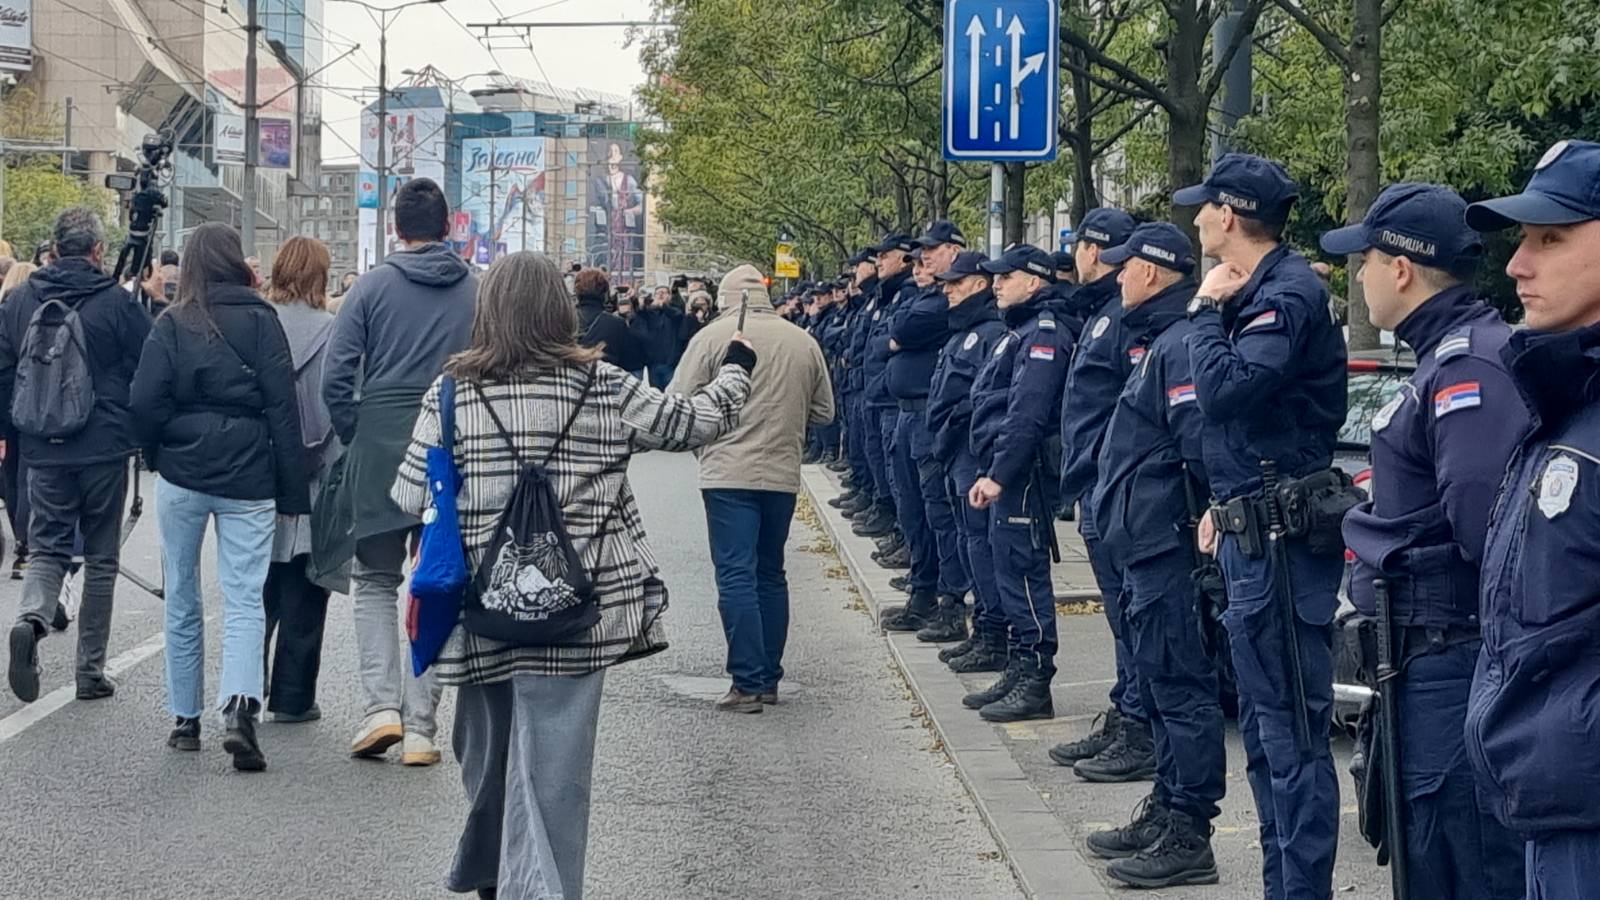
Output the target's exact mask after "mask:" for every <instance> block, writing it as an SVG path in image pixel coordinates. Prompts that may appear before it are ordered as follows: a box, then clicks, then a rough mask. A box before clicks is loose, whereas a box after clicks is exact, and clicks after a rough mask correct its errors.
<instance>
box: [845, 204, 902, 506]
mask: <svg viewBox="0 0 1600 900" xmlns="http://www.w3.org/2000/svg"><path fill="white" fill-rule="evenodd" d="M877 249H878V279H879V281H878V297H877V302H876V305H875V306H874V308H873V310H872V315H871V316H870V317H869V319H868V321H867V323H866V335H865V338H864V340H863V341H862V348H861V357H862V364H863V377H864V379H865V386H864V388H863V392H864V394H865V397H864V399H863V402H864V404H865V408H866V419H867V422H866V426H865V428H864V430H865V432H866V435H867V461H868V464H869V465H871V466H872V474H873V480H874V482H875V483H876V489H877V499H878V501H879V505H878V508H877V510H876V511H875V512H874V513H873V514H872V516H870V517H869V518H867V519H866V520H864V521H860V522H857V523H856V526H855V528H854V529H853V530H854V531H855V533H856V534H858V535H862V536H863V537H880V536H883V535H887V534H889V533H890V532H891V531H898V530H901V529H899V527H898V516H897V514H898V513H899V511H900V501H901V498H900V489H901V488H900V485H898V484H896V483H895V479H894V468H893V458H892V455H891V454H892V453H893V451H894V429H895V426H896V425H897V424H898V423H899V419H900V407H899V405H898V404H896V403H895V400H894V398H893V397H891V396H890V395H889V387H888V384H887V383H886V382H885V372H886V370H887V369H888V364H889V354H890V352H891V351H890V350H889V324H890V322H892V321H893V320H894V311H895V309H896V304H897V303H899V302H900V293H901V290H902V289H903V288H905V287H907V286H909V285H910V284H911V257H910V253H911V251H912V250H915V249H916V244H915V242H913V241H912V239H911V238H910V237H909V236H907V235H904V234H891V235H888V236H887V237H885V238H884V239H883V243H881V244H879V245H878V248H877ZM901 533H902V534H903V533H904V532H903V531H902V532H901Z"/></svg>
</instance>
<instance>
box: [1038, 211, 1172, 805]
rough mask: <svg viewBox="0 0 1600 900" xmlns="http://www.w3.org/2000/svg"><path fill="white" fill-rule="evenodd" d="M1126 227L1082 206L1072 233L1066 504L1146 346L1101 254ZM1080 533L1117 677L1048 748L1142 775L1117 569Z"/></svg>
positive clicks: (1105, 775)
mask: <svg viewBox="0 0 1600 900" xmlns="http://www.w3.org/2000/svg"><path fill="white" fill-rule="evenodd" d="M1133 227H1134V222H1133V217H1132V216H1130V215H1128V214H1127V213H1125V212H1123V211H1122V210H1120V209H1112V208H1110V207H1102V208H1099V209H1094V210H1090V211H1089V213H1088V214H1087V215H1085V216H1084V217H1083V221H1082V223H1080V225H1079V227H1078V230H1077V232H1076V234H1077V238H1078V240H1077V243H1076V244H1074V246H1073V252H1074V253H1075V254H1076V256H1077V264H1076V268H1077V270H1078V273H1079V275H1080V276H1081V277H1082V279H1083V283H1082V284H1081V285H1079V286H1078V288H1077V290H1076V292H1075V293H1074V294H1073V295H1072V297H1071V298H1070V299H1069V300H1068V301H1067V308H1068V310H1067V312H1066V313H1065V314H1064V318H1067V319H1069V321H1071V322H1072V323H1075V324H1076V325H1077V327H1078V328H1079V329H1080V331H1079V332H1077V333H1078V349H1077V351H1076V353H1075V355H1074V356H1073V360H1072V368H1071V370H1070V371H1069V372H1068V374H1067V382H1066V384H1065V385H1064V386H1063V389H1062V395H1061V399H1060V403H1061V448H1062V450H1061V457H1062V462H1061V496H1062V501H1063V503H1064V504H1071V503H1073V502H1076V501H1077V500H1079V499H1080V498H1081V499H1085V500H1087V498H1088V497H1089V494H1090V492H1091V491H1093V489H1094V483H1095V477H1096V471H1097V465H1098V463H1097V460H1098V459H1099V456H1100V446H1101V442H1102V438H1103V437H1104V435H1105V429H1106V423H1107V422H1109V421H1110V420H1111V411H1112V410H1113V409H1115V408H1116V405H1117V397H1118V395H1119V394H1121V393H1122V386H1123V385H1124V384H1126V383H1127V381H1128V375H1129V374H1130V373H1131V372H1132V371H1133V368H1134V365H1135V364H1136V363H1137V362H1138V354H1140V353H1143V352H1144V349H1143V348H1142V347H1136V346H1135V344H1134V342H1133V341H1132V340H1131V337H1132V336H1131V335H1129V334H1128V333H1127V332H1126V331H1125V330H1124V328H1123V327H1122V315H1123V310H1122V290H1121V288H1120V287H1119V286H1118V284H1117V278H1118V277H1119V275H1120V273H1121V270H1120V267H1119V266H1116V265H1112V264H1111V263H1110V262H1107V261H1106V259H1105V256H1104V254H1105V252H1106V251H1107V250H1109V249H1111V248H1113V247H1119V246H1121V245H1123V244H1124V243H1126V242H1127V240H1128V236H1129V235H1130V234H1132V233H1133ZM1078 532H1079V533H1080V534H1082V535H1083V543H1084V549H1085V550H1087V551H1088V554H1089V563H1090V566H1091V567H1092V568H1093V570H1094V578H1095V583H1096V585H1097V586H1098V587H1099V589H1100V598H1101V603H1102V605H1103V607H1104V608H1105V614H1106V620H1107V621H1108V622H1109V623H1110V625H1111V635H1112V640H1113V646H1114V648H1115V659H1116V681H1115V682H1114V683H1113V684H1112V687H1111V707H1110V708H1109V709H1108V710H1107V711H1106V713H1105V714H1104V716H1103V717H1102V718H1101V719H1100V727H1098V728H1096V729H1095V730H1094V731H1092V732H1090V733H1089V735H1088V736H1087V737H1085V738H1082V739H1080V740H1077V741H1068V742H1066V743H1063V744H1058V745H1056V746H1055V747H1052V748H1051V749H1050V758H1051V759H1052V760H1054V761H1055V762H1056V763H1057V764H1059V765H1063V766H1072V767H1073V771H1074V772H1076V773H1077V774H1078V775H1079V776H1080V777H1082V778H1087V779H1092V780H1094V781H1101V782H1122V781H1136V780H1139V779H1142V778H1149V777H1150V776H1152V775H1154V774H1155V770H1156V752H1155V741H1154V739H1153V738H1152V737H1151V735H1150V724H1149V721H1148V720H1147V717H1146V716H1145V713H1144V710H1143V705H1142V701H1141V698H1140V693H1139V683H1138V677H1137V675H1136V673H1135V671H1134V667H1133V656H1132V648H1131V647H1130V646H1129V644H1128V641H1127V637H1126V635H1125V634H1124V633H1123V623H1122V611H1121V607H1122V599H1121V598H1122V593H1123V591H1122V575H1121V573H1120V572H1119V571H1118V570H1117V567H1116V566H1115V565H1114V564H1113V563H1112V562H1111V559H1110V555H1109V554H1107V553H1106V552H1105V551H1104V550H1102V549H1101V546H1100V533H1099V531H1098V530H1097V529H1096V528H1095V523H1094V522H1093V521H1092V518H1091V517H1090V516H1084V517H1083V518H1082V519H1081V520H1080V522H1079V524H1078ZM1080 763H1081V765H1080Z"/></svg>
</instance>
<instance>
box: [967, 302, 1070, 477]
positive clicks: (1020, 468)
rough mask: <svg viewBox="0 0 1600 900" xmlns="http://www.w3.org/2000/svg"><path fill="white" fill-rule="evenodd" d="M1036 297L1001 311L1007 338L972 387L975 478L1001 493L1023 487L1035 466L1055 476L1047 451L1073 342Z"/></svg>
mask: <svg viewBox="0 0 1600 900" xmlns="http://www.w3.org/2000/svg"><path fill="white" fill-rule="evenodd" d="M1042 293H1043V292H1042V291H1041V292H1040V294H1042ZM1040 294H1035V295H1034V296H1033V297H1032V298H1031V299H1030V300H1029V301H1028V302H1027V303H1024V304H1021V305H1019V306H1013V307H1011V308H1010V309H1007V310H1002V311H1001V317H1002V320H1003V321H1004V322H1005V325H1006V332H1005V334H1002V335H1001V336H1000V339H999V340H998V341H996V342H995V347H994V349H993V350H992V351H990V353H989V359H988V360H987V361H986V362H985V363H984V365H983V368H982V369H980V370H979V372H978V376H977V378H976V380H974V381H973V384H972V435H971V440H972V454H973V456H974V457H975V458H976V459H977V462H978V474H979V475H980V476H988V477H989V478H992V479H994V480H995V481H998V482H999V483H1000V485H1001V486H1002V487H1011V486H1016V485H1020V484H1024V483H1026V482H1027V481H1028V478H1029V476H1030V475H1031V474H1032V472H1033V470H1034V466H1035V464H1036V463H1043V464H1044V466H1045V467H1046V469H1045V471H1047V472H1053V469H1051V468H1050V466H1052V465H1053V461H1052V460H1050V459H1049V457H1050V456H1052V455H1054V454H1053V453H1052V451H1051V449H1050V447H1049V446H1048V445H1049V444H1050V443H1051V441H1050V438H1052V437H1053V436H1055V434H1056V429H1057V428H1058V427H1059V422H1058V419H1059V418H1060V415H1061V405H1060V403H1058V402H1057V398H1059V397H1060V396H1061V384H1062V382H1064V381H1065V380H1066V378H1067V361H1068V359H1069V358H1070V357H1071V356H1072V344H1073V340H1072V336H1071V335H1070V334H1068V333H1067V332H1066V330H1065V329H1063V328H1062V327H1061V323H1060V322H1059V321H1058V320H1057V319H1056V311H1055V309H1054V306H1053V304H1052V303H1051V302H1050V301H1048V300H1046V299H1045V298H1044V297H1042V296H1040Z"/></svg>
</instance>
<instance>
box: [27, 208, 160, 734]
mask: <svg viewBox="0 0 1600 900" xmlns="http://www.w3.org/2000/svg"><path fill="white" fill-rule="evenodd" d="M53 236H54V240H53V244H52V245H53V251H52V252H53V253H54V254H55V256H56V258H55V260H54V261H53V262H51V263H50V264H49V265H48V266H47V267H45V268H44V269H42V270H41V271H38V272H35V273H34V274H33V275H32V276H31V277H30V278H29V279H28V281H27V282H26V283H25V284H23V285H21V286H20V287H17V288H15V289H13V290H12V291H11V292H10V293H8V294H7V295H6V297H5V302H4V303H3V304H0V431H5V432H8V433H9V432H17V433H18V438H17V443H18V448H17V449H19V450H20V451H21V454H22V458H21V463H22V464H23V465H25V466H27V467H29V469H30V471H29V473H28V480H27V485H28V502H29V505H30V507H31V512H30V515H29V518H28V548H29V552H30V553H31V556H30V559H29V564H28V568H27V573H26V575H25V577H24V579H23V583H22V602H21V604H20V608H19V610H18V614H17V622H16V624H15V625H13V626H12V628H11V632H10V635H9V643H10V651H11V656H10V661H9V664H8V667H7V672H6V674H7V680H8V681H9V683H10V686H11V691H12V693H14V694H15V695H16V696H17V699H19V700H21V701H23V702H24V703H31V702H33V701H34V700H36V699H38V697H39V678H40V671H39V654H38V643H39V639H40V638H42V637H43V636H44V634H45V631H46V628H47V626H48V624H49V622H50V621H51V620H52V619H54V618H56V617H57V615H58V614H59V609H60V598H61V583H62V580H63V578H64V577H65V576H66V572H67V566H68V565H69V564H71V562H72V557H73V543H74V541H75V539H76V538H77V536H78V535H79V534H80V532H81V535H82V538H83V585H82V598H83V599H82V605H81V606H80V608H79V612H78V658H77V696H78V698H79V699H80V700H96V699H101V698H105V697H110V696H111V695H112V694H114V693H116V685H115V684H114V683H113V682H112V680H111V679H110V678H109V677H107V676H106V674H105V664H106V641H107V640H108V639H109V637H110V635H111V605H112V595H113V593H114V591H115V588H116V581H117V560H118V556H119V553H120V551H121V546H120V538H121V534H122V505H123V499H124V497H125V496H126V493H127V488H128V459H129V457H131V456H132V455H133V452H134V440H133V434H132V431H131V427H130V422H129V410H128V386H129V384H130V383H131V382H132V380H133V372H134V369H135V368H136V367H137V366H138V363H139V352H140V349H141V348H142V347H143V346H144V339H145V335H147V334H149V332H150V315H149V314H148V313H147V312H145V311H144V309H143V308H142V307H140V306H139V305H138V304H136V303H132V302H130V301H129V299H128V295H127V293H126V292H125V291H123V290H122V289H121V288H119V287H118V286H117V283H116V282H115V281H113V280H111V278H109V277H107V276H106V274H105V273H104V272H102V271H101V265H102V263H103V262H104V258H105V226H104V225H103V224H102V223H101V221H100V215H99V214H98V213H96V212H95V211H94V210H92V209H89V208H87V207H81V206H78V207H71V208H69V209H67V210H64V211H63V212H62V213H61V214H60V215H59V216H57V217H56V221H55V227H54V229H53ZM56 301H59V302H56ZM79 334H81V337H82V340H81V343H80V342H79V341H78V340H76V339H74V340H71V341H66V340H64V339H65V338H66V337H68V336H72V337H74V338H75V337H76V336H77V335H79ZM56 340H62V341H63V343H64V344H65V345H66V346H67V347H68V348H69V349H68V350H67V351H66V352H64V353H62V354H59V355H55V354H43V353H40V354H36V355H31V354H29V353H27V351H28V350H29V348H30V347H31V346H32V345H34V344H35V343H37V342H54V341H56Z"/></svg>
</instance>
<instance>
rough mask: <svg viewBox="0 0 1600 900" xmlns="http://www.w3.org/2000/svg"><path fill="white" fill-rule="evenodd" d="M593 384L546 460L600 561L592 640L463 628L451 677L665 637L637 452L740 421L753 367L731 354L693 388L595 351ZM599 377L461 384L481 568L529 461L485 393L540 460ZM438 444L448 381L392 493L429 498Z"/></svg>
mask: <svg viewBox="0 0 1600 900" xmlns="http://www.w3.org/2000/svg"><path fill="white" fill-rule="evenodd" d="M594 371H595V375H594V379H595V382H594V386H593V387H592V388H591V389H590V392H589V397H588V399H587V400H586V401H585V402H584V409H583V410H582V411H581V412H579V414H578V416H577V418H576V419H575V420H574V421H573V424H572V430H571V431H570V432H569V433H568V434H567V438H566V440H565V441H563V442H562V444H561V446H560V447H559V448H557V450H556V453H555V456H554V457H553V458H552V459H551V460H550V462H549V463H548V465H547V466H546V468H547V469H548V470H549V473H550V476H551V480H552V482H553V484H554V486H555V491H556V496H557V499H558V500H559V501H560V503H561V509H562V513H563V517H564V519H565V521H566V526H567V530H568V533H569V534H570V535H571V537H572V542H573V545H574V546H575V547H576V548H577V549H578V552H579V555H580V556H581V557H582V559H583V562H584V564H585V565H586V566H587V567H588V568H589V571H590V572H591V573H592V575H593V578H594V583H595V588H596V591H597V592H598V594H599V597H600V605H601V613H600V621H599V623H598V624H596V625H595V627H594V628H593V629H591V630H590V631H589V633H588V634H587V635H585V636H584V637H583V638H582V639H580V640H576V641H573V642H572V643H570V644H563V645H562V646H559V647H512V646H508V645H505V644H502V643H499V642H497V641H493V640H490V639H488V638H483V637H479V636H478V635H475V634H470V633H468V632H466V631H465V630H464V629H463V628H462V627H461V626H460V625H457V626H456V629H455V631H454V632H453V633H452V634H451V635H450V639H449V641H448V642H447V643H446V644H445V647H444V650H443V652H442V653H441V654H440V655H439V659H438V661H437V662H436V663H435V664H434V670H435V672H436V673H437V674H438V677H439V680H440V682H442V683H444V684H452V685H461V684H488V683H491V682H496V681H503V680H505V679H507V678H510V677H511V676H512V675H515V674H519V673H533V674H539V675H583V674H587V673H589V672H593V671H596V670H597V669H601V668H604V667H606V666H610V665H614V664H616V663H618V662H622V661H624V660H627V659H631V658H636V657H639V656H643V655H647V654H649V653H653V652H655V651H657V650H660V649H662V648H664V647H665V646H666V642H665V639H664V636H663V633H662V626H661V622H660V613H661V612H662V611H663V610H664V609H665V607H666V588H665V586H664V585H663V584H662V583H661V579H660V577H659V572H658V569H657V567H656V559H655V554H654V553H653V552H651V549H650V543H649V541H648V540H647V539H646V537H645V532H644V525H643V523H642V522H641V521H640V519H639V508H638V505H637V504H636V503H635V502H634V497H633V489H632V488H631V487H630V486H629V485H628V476H627V471H628V460H629V458H630V457H632V456H633V453H634V451H636V450H640V449H665V450H678V451H681V450H689V449H692V448H695V447H699V446H701V445H703V444H706V443H708V442H710V441H713V440H715V439H717V438H718V437H720V436H722V435H723V434H725V433H727V432H728V430H730V429H731V428H733V427H734V426H735V425H736V424H737V423H738V421H739V410H740V408H742V407H743V406H744V401H745V398H746V397H747V396H748V395H749V393H750V377H749V375H747V374H746V373H745V371H744V370H743V369H741V368H739V367H738V366H733V365H726V366H722V367H721V369H719V370H718V372H717V376H716V378H715V379H713V380H712V381H711V382H710V383H709V384H707V385H706V386H705V387H703V388H701V389H700V390H698V391H696V392H695V393H694V394H693V395H692V396H687V397H685V396H683V395H679V394H663V393H662V392H661V391H658V390H655V389H654V388H651V387H649V386H648V385H646V384H645V383H643V382H641V381H640V380H639V379H637V378H634V377H633V376H632V375H629V374H628V373H626V372H624V371H622V370H621V369H617V368H615V367H613V366H611V365H610V364H608V363H604V362H601V363H596V364H595V370H594ZM585 378H586V375H585V370H584V369H581V368H563V369H560V370H544V371H540V372H537V373H530V374H528V375H526V376H519V377H518V378H516V379H514V380H511V381H508V382H504V383H489V384H483V385H478V384H472V383H464V382H458V383H457V385H456V437H455V459H456V465H457V466H458V467H459V468H460V470H461V475H462V485H461V491H460V495H459V504H460V513H461V533H462V537H463V539H464V541H465V543H466V546H467V554H468V564H469V565H470V566H472V567H473V568H476V567H477V565H478V562H479V560H480V559H481V558H482V556H483V552H484V550H485V549H486V548H487V546H488V544H489V542H490V538H491V535H492V533H493V531H494V528H495V525H496V524H497V522H498V521H499V518H500V514H501V512H502V511H503V510H504V509H505V504H506V501H507V499H508V498H509V497H510V495H511V490H512V488H513V486H514V485H515V484H516V480H517V473H518V471H519V465H518V463H517V461H516V457H515V455H514V454H513V453H512V451H511V449H510V448H509V447H507V446H506V443H505V441H504V440H502V439H501V437H500V434H499V432H498V431H496V430H495V427H494V423H493V422H492V421H491V420H490V418H489V416H488V414H487V413H486V412H485V411H484V403H485V402H488V403H492V404H494V410H495V412H496V413H497V414H498V415H499V416H500V420H501V421H502V422H504V423H505V426H506V430H507V431H508V432H510V434H511V436H512V438H513V439H514V440H515V441H516V443H517V451H518V452H519V453H521V455H522V458H523V459H524V460H527V461H529V462H534V461H538V460H541V459H543V458H544V455H545V454H546V453H547V452H548V451H549V449H550V445H551V444H552V442H554V440H555V438H556V436H557V435H558V434H559V433H560V431H561V426H562V425H563V424H564V423H565V422H566V420H567V418H568V416H569V415H571V413H572V408H573V404H574V403H576V402H577V400H578V397H579V394H580V393H581V392H582V389H583V383H584V380H585ZM438 442H439V384H438V382H437V381H436V382H434V384H433V386H432V387H431V388H429V389H428V393H427V394H426V395H425V396H424V397H423V399H422V412H421V414H420V415H419V416H418V417H417V424H416V427H415V429H414V430H413V432H412V436H411V446H410V447H409V448H408V449H407V451H406V457H405V462H404V463H403V464H402V465H401V467H400V471H399V474H398V476H397V477H396V478H395V482H394V487H393V489H392V490H391V492H390V495H391V496H392V497H393V498H394V501H395V502H396V503H398V504H399V505H400V508H401V509H404V510H407V511H410V512H417V513H420V512H421V511H422V510H423V509H424V508H425V507H426V506H427V505H428V503H429V496H428V489H427V462H426V460H427V451H428V448H429V447H431V446H434V445H436V444H437V443H438Z"/></svg>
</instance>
